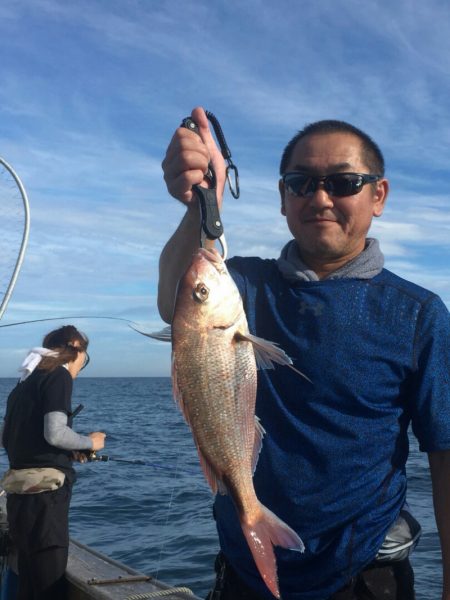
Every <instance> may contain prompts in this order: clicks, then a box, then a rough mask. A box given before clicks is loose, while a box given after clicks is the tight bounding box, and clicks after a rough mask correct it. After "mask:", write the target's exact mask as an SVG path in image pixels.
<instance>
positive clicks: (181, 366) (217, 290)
mask: <svg viewBox="0 0 450 600" xmlns="http://www.w3.org/2000/svg"><path fill="white" fill-rule="evenodd" d="M141 333H142V332H141ZM147 335H148V334H147ZM150 335H151V334H150ZM151 337H157V338H158V339H164V340H168V339H169V338H170V337H171V341H172V386H173V395H174V398H175V400H176V402H177V403H178V405H179V407H180V409H181V411H182V413H183V415H184V418H185V420H186V422H187V424H188V425H189V427H190V428H191V431H192V435H193V439H194V442H195V445H196V447H197V452H198V455H199V459H200V464H201V467H202V470H203V473H204V475H205V478H206V480H207V482H208V483H209V486H210V487H211V490H212V492H213V493H214V494H216V493H217V492H219V493H221V494H226V493H228V494H229V495H230V496H231V498H232V500H233V503H234V506H235V507H236V510H237V514H238V517H239V522H240V525H241V528H242V531H243V534H244V536H245V539H246V541H247V543H248V546H249V548H250V551H251V553H252V556H253V559H254V561H255V563H256V567H257V569H258V571H259V573H260V575H261V577H262V579H263V580H264V582H265V584H266V586H267V587H268V588H269V590H270V591H271V592H272V594H273V595H274V596H275V597H276V598H280V591H279V585H278V577H277V568H276V559H275V554H274V551H273V546H281V547H283V548H288V549H291V550H296V551H300V552H303V551H304V544H303V542H302V540H301V539H300V537H299V536H298V534H297V533H296V532H295V531H294V530H293V529H291V527H289V526H288V525H287V524H286V523H285V522H283V521H282V520H281V519H279V518H278V517H277V516H276V515H275V514H274V513H273V512H272V511H270V510H269V509H268V508H267V507H265V506H264V505H263V504H262V503H261V502H260V501H259V500H258V498H257V496H256V492H255V488H254V485H253V473H254V469H255V467H256V463H257V459H258V455H259V452H260V450H261V446H262V441H263V436H264V433H265V432H264V429H263V427H262V425H261V423H260V422H259V420H258V418H257V417H256V416H255V402H256V390H257V369H258V368H261V367H262V368H273V367H274V363H279V364H282V365H287V366H291V368H293V367H292V361H291V359H290V358H289V357H288V356H287V355H286V353H285V352H284V351H283V350H282V349H281V348H279V347H278V346H277V345H276V344H274V343H272V342H269V341H267V340H263V339H261V338H258V337H256V336H254V335H252V334H251V333H250V332H249V328H248V324H247V319H246V316H245V312H244V307H243V303H242V299H241V296H240V294H239V290H238V288H237V287H236V284H235V283H234V281H233V279H232V277H231V276H230V274H229V272H228V269H227V267H226V264H225V262H224V260H223V259H222V257H221V256H220V254H219V253H218V252H217V251H216V250H215V249H206V248H199V249H198V251H197V252H195V254H194V256H193V258H192V261H191V263H190V265H189V267H188V269H187V270H186V272H185V274H184V275H183V276H182V278H181V279H180V281H179V283H178V288H177V294H176V301H175V308H174V314H173V319H172V325H171V328H170V335H169V331H168V328H166V330H165V333H163V334H162V335H160V336H159V337H158V336H157V335H151Z"/></svg>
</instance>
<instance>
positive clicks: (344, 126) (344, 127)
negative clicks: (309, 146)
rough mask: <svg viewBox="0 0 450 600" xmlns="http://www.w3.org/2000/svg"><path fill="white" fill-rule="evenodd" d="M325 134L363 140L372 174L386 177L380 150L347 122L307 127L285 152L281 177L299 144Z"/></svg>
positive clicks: (289, 144) (318, 123) (329, 121)
mask: <svg viewBox="0 0 450 600" xmlns="http://www.w3.org/2000/svg"><path fill="white" fill-rule="evenodd" d="M325 133H351V134H352V135H355V136H356V137H358V138H359V139H360V140H361V144H362V158H363V160H364V162H365V163H366V164H367V166H368V168H369V170H370V173H372V174H373V175H381V176H384V158H383V154H382V153H381V150H380V148H379V147H378V146H377V144H376V143H375V142H374V141H373V140H372V138H371V137H370V136H368V135H367V133H364V131H361V129H358V128H357V127H355V126H354V125H350V123H346V122H345V121H335V120H331V119H330V120H324V121H316V122H315V123H310V124H309V125H306V126H305V127H304V128H303V129H302V130H301V131H299V132H298V133H297V134H296V135H295V136H294V137H293V138H292V139H291V141H290V142H289V143H288V145H287V146H286V148H285V149H284V151H283V155H282V157H281V162H280V175H284V173H285V172H286V170H287V167H288V164H289V162H290V160H291V156H292V153H293V151H294V148H295V146H296V145H297V142H298V141H299V140H301V139H303V138H304V137H306V136H307V135H318V134H325Z"/></svg>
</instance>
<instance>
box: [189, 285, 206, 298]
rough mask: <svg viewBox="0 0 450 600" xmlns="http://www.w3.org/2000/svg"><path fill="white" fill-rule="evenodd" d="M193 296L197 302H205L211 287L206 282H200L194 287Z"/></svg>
mask: <svg viewBox="0 0 450 600" xmlns="http://www.w3.org/2000/svg"><path fill="white" fill-rule="evenodd" d="M192 296H193V298H194V300H197V302H205V300H207V299H208V296H209V289H208V287H207V286H206V285H205V284H204V283H198V284H197V285H196V286H195V288H194V291H193V293H192Z"/></svg>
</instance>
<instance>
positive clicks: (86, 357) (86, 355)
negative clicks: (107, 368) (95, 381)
mask: <svg viewBox="0 0 450 600" xmlns="http://www.w3.org/2000/svg"><path fill="white" fill-rule="evenodd" d="M90 360H91V359H90V358H89V354H88V353H87V352H86V350H85V351H84V363H83V366H82V367H81V369H80V371H82V370H83V369H85V368H86V367H87V366H88V364H89V362H90Z"/></svg>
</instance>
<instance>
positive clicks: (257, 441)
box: [252, 415, 266, 473]
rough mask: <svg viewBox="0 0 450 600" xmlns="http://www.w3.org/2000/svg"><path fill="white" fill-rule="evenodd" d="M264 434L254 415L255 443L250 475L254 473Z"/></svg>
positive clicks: (264, 431)
mask: <svg viewBox="0 0 450 600" xmlns="http://www.w3.org/2000/svg"><path fill="white" fill-rule="evenodd" d="M265 433H266V430H265V429H264V427H263V426H262V425H261V422H260V420H259V419H258V417H257V416H256V415H255V443H254V445H253V454H252V473H254V472H255V469H256V464H257V462H258V458H259V453H260V452H261V448H262V441H263V437H264V435H265Z"/></svg>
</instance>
